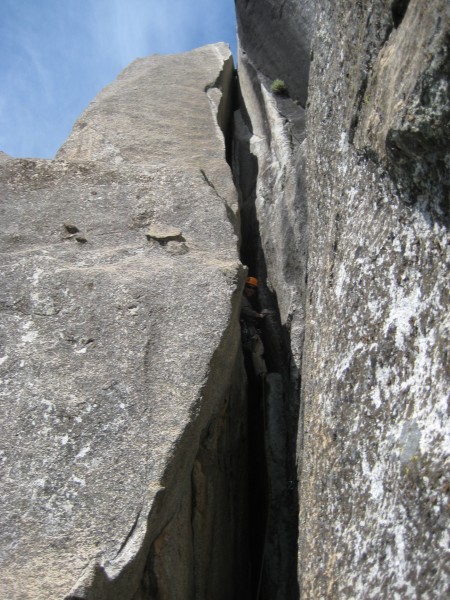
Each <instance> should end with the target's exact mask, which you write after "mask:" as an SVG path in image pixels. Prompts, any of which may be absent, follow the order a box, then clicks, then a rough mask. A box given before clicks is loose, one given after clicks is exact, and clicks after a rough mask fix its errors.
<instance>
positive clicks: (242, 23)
mask: <svg viewBox="0 0 450 600" xmlns="http://www.w3.org/2000/svg"><path fill="white" fill-rule="evenodd" d="M235 3H236V13H237V20H238V31H239V40H240V44H241V51H242V52H245V54H246V55H247V59H248V60H250V61H251V62H252V64H253V66H254V68H255V69H257V71H258V72H259V73H261V74H264V75H265V76H266V77H268V78H270V79H271V80H272V81H273V80H275V79H282V80H283V81H284V82H285V84H286V86H287V88H288V90H289V93H290V96H291V97H292V98H294V99H295V100H297V101H298V102H299V103H300V104H301V105H302V106H303V107H304V106H305V103H306V98H307V95H308V72H309V62H310V55H309V52H310V45H311V36H312V32H313V21H314V1H313V0H282V1H280V0H236V2H235ZM239 66H241V65H240V64H239Z"/></svg>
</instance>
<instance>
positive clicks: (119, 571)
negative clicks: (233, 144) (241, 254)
mask: <svg viewBox="0 0 450 600" xmlns="http://www.w3.org/2000/svg"><path fill="white" fill-rule="evenodd" d="M232 74H233V65H232V59H231V56H230V54H229V51H228V49H227V47H226V46H225V45H223V44H217V45H214V46H208V47H205V48H201V49H199V50H196V51H193V52H191V53H187V54H185V55H180V56H176V57H171V56H168V57H151V58H148V59H140V60H138V61H136V62H135V63H133V65H131V66H130V67H129V68H128V69H126V70H125V71H124V73H122V74H121V75H120V76H119V78H118V80H117V81H116V82H115V83H113V84H112V85H111V86H110V87H109V88H107V89H106V90H104V91H103V92H102V93H101V94H100V95H99V97H98V98H97V99H96V100H95V101H94V102H93V103H92V105H91V106H90V107H89V108H88V109H87V111H86V112H85V113H84V114H83V116H82V117H81V118H80V120H79V121H78V122H77V124H76V125H75V127H74V131H73V133H72V135H71V136H70V138H69V140H68V141H67V142H66V144H65V145H64V146H63V148H62V149H61V150H60V152H59V153H58V159H57V160H55V161H42V160H14V159H10V158H9V157H6V156H3V157H2V160H1V168H0V186H1V198H2V209H1V210H2V232H1V240H0V249H1V255H2V286H1V290H0V306H1V312H0V317H1V321H2V329H1V331H2V333H1V344H2V347H1V355H0V370H1V382H2V400H1V402H2V425H1V429H2V436H1V441H0V445H1V457H2V461H1V467H0V468H1V471H2V474H1V477H2V482H3V483H2V510H1V516H0V519H1V532H2V536H1V555H0V556H1V568H0V570H1V573H2V577H1V581H0V596H1V597H2V598H9V599H11V600H12V599H14V598H17V599H18V598H24V599H25V598H26V599H28V598H29V599H31V598H33V600H37V599H47V598H48V599H50V598H63V597H66V596H67V597H69V596H70V597H79V598H95V599H96V600H100V599H102V598H108V599H112V598H118V599H119V598H120V599H121V600H123V599H125V598H132V597H136V598H138V597H143V598H144V597H145V598H147V597H172V598H175V597H180V598H181V597H183V598H188V597H193V596H194V594H195V593H198V594H199V597H205V598H206V597H214V598H220V597H222V598H229V597H231V595H232V594H233V593H234V591H233V590H234V586H240V585H243V584H242V581H238V580H236V579H233V577H235V573H236V568H238V567H236V564H235V563H237V564H239V563H241V564H242V565H244V564H245V542H244V541H243V540H242V539H237V538H236V537H235V535H234V532H235V531H237V532H239V533H238V535H241V534H242V535H243V534H244V533H245V526H244V525H243V524H242V523H240V522H239V519H240V518H241V517H240V516H239V515H243V514H244V512H245V510H244V506H243V502H245V500H244V498H245V495H244V493H241V492H242V487H243V483H244V479H243V477H244V476H245V449H244V448H243V446H242V443H243V438H244V432H245V410H244V407H243V401H242V391H241V390H242V389H243V381H244V375H243V374H242V370H241V368H240V364H241V363H240V352H239V324H238V319H237V312H238V310H239V303H240V289H241V281H242V276H243V273H242V269H241V266H240V263H239V260H238V254H237V237H236V235H235V225H234V223H232V222H230V215H231V218H232V220H233V212H232V210H233V209H234V208H235V205H236V199H235V191H234V187H233V184H232V180H231V175H230V171H229V167H228V165H227V163H226V161H225V150H224V142H223V136H222V132H221V130H220V128H219V126H218V124H217V117H218V116H219V117H221V102H224V101H227V99H226V98H225V99H224V100H222V91H221V90H223V91H224V93H225V92H226V94H229V93H230V86H231V84H232ZM222 118H223V115H222ZM206 178H207V180H206ZM230 207H231V210H230ZM155 226H156V228H159V229H158V231H161V229H163V230H165V231H166V232H167V231H173V230H176V231H177V232H179V235H177V236H175V237H173V236H172V237H171V239H167V240H164V243H161V240H159V239H155V238H154V237H152V236H148V235H147V233H148V231H149V230H152V227H155ZM233 378H234V379H233ZM231 418H233V427H232V429H231V430H230V427H229V421H230V419H231ZM214 465H215V467H214V468H213V466H214ZM230 473H233V475H230ZM216 491H217V492H218V493H219V495H220V496H221V497H222V498H223V499H224V503H223V504H221V502H220V501H219V500H218V496H216ZM212 506H214V510H212ZM230 524H231V526H230ZM180 532H182V535H181V537H180V535H179V533H180ZM212 532H215V534H214V535H217V540H219V539H220V540H221V542H223V543H222V545H221V546H220V547H218V546H217V542H215V544H216V545H215V546H214V547H215V551H214V552H211V547H212V544H209V543H208V542H207V540H208V539H210V538H211V535H212ZM181 538H182V539H181ZM161 547H164V548H166V549H167V548H168V549H169V550H168V551H161ZM182 550H183V556H185V559H184V560H183V561H182V564H180V561H178V560H177V559H176V558H175V557H176V556H178V554H177V553H178V552H181V551H182ZM172 563H173V565H172ZM171 565H172V566H171ZM172 567H173V568H172ZM238 571H239V568H238ZM232 573H233V577H232V576H231V574H232ZM206 574H208V577H207V576H206ZM167 590H168V591H167ZM152 594H153V595H152ZM158 594H160V595H158ZM165 594H166V595H165ZM167 594H168V596H167Z"/></svg>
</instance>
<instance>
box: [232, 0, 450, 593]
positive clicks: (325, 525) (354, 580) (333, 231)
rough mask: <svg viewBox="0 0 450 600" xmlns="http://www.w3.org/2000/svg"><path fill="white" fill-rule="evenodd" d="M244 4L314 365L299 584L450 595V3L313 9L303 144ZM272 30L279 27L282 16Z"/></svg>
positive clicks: (255, 123) (309, 376) (256, 121)
mask: <svg viewBox="0 0 450 600" xmlns="http://www.w3.org/2000/svg"><path fill="white" fill-rule="evenodd" d="M246 4H248V5H249V7H251V6H252V3H251V2H249V3H244V2H242V3H240V2H238V3H237V6H238V10H239V11H240V14H239V16H238V20H239V22H240V24H241V29H240V37H241V50H242V54H241V56H240V81H241V87H242V94H243V97H244V101H245V105H246V106H245V109H244V110H243V111H242V112H243V114H244V116H246V115H247V116H246V119H245V121H246V124H247V126H248V132H247V135H246V136H245V135H244V134H243V133H241V136H240V138H241V140H243V141H244V142H245V143H247V145H248V146H249V148H250V150H251V152H252V153H253V156H254V157H255V158H256V160H257V164H256V165H255V166H253V173H254V175H255V177H256V176H257V178H256V179H255V180H254V188H255V192H252V189H251V185H250V184H249V182H246V184H245V186H244V188H245V189H246V190H247V191H248V193H247V194H246V196H245V197H247V198H250V197H251V195H252V193H253V194H254V210H255V222H257V224H258V226H259V233H260V237H261V248H262V257H260V258H259V260H258V263H259V264H260V265H261V264H263V268H264V269H266V270H267V277H268V283H269V286H270V287H272V288H273V290H274V292H275V293H276V297H277V300H278V303H279V306H280V316H281V323H282V325H283V327H284V331H285V332H287V333H288V334H289V341H290V345H291V356H290V357H289V358H292V359H293V361H292V362H291V364H290V365H289V368H290V371H289V372H290V374H291V375H293V376H294V377H295V374H296V371H295V366H298V367H300V368H301V384H302V385H301V405H300V419H299V435H298V445H297V460H298V465H299V488H298V492H299V502H300V509H299V556H298V578H299V586H300V595H301V597H302V598H304V599H307V598H318V597H320V598H351V597H352V598H353V597H355V598H385V597H386V598H388V597H389V598H417V597H424V598H425V597H426V598H428V597H429V598H432V597H444V596H445V595H446V593H448V588H449V577H448V571H446V569H447V567H446V561H448V555H447V554H446V553H447V552H448V546H447V544H448V526H449V512H448V508H449V490H450V487H449V479H448V473H449V456H448V451H449V447H450V443H449V442H450V440H449V424H448V399H449V398H448V390H449V389H450V381H449V370H448V355H447V345H448V336H449V327H450V316H449V298H448V280H449V263H450V261H449V259H450V256H449V236H448V225H449V221H448V173H449V170H448V169H449V142H448V140H449V135H448V131H447V129H448V110H449V104H448V84H449V73H448V65H449V62H448V39H449V23H448V3H446V2H444V1H443V0H442V1H441V0H434V1H433V2H430V3H424V2H420V1H415V0H411V1H410V2H409V3H408V2H390V3H389V2H388V3H386V2H381V1H380V2H369V1H363V2H357V3H354V2H350V1H343V2H338V3H335V2H326V1H318V2H316V14H315V19H314V22H315V26H314V27H315V29H314V34H313V45H312V52H311V57H312V58H313V62H312V65H311V70H310V79H309V87H308V110H307V127H306V132H307V135H306V139H305V140H304V137H302V136H296V135H295V131H298V123H299V119H298V117H297V118H296V114H298V112H296V111H295V110H294V109H292V110H288V105H287V102H288V100H286V99H280V98H278V97H274V95H273V94H271V93H270V89H269V88H270V79H269V78H268V77H267V73H266V72H265V70H264V65H263V64H262V62H261V61H260V56H261V55H260V50H259V49H258V48H257V47H255V46H254V45H252V43H251V42H248V40H249V38H250V39H251V37H252V33H251V32H249V31H248V29H247V30H246V29H245V27H246V26H244V27H243V25H242V24H243V23H246V19H247V17H248V14H249V10H247V8H246ZM263 4H267V3H263ZM270 4H271V6H272V7H273V9H274V10H275V11H276V10H277V9H278V11H281V10H282V9H285V3H284V2H281V1H280V2H272V3H270ZM276 14H279V13H276ZM305 14H306V13H305ZM269 23H270V26H272V27H273V28H275V29H276V30H277V31H276V33H275V34H273V37H274V38H280V37H281V36H282V28H281V27H280V21H279V20H278V19H277V18H272V19H271V20H270V21H269V20H268V19H267V18H266V23H265V24H264V25H261V27H262V28H264V27H266V28H267V27H269ZM247 27H248V26H247ZM300 35H301V33H299V37H298V38H297V41H298V43H299V44H300V43H301V40H300ZM264 43H266V42H265V41H261V44H264ZM268 46H269V47H270V43H268ZM274 56H275V55H274ZM304 59H305V57H303V60H304ZM275 60H278V59H275ZM287 62H288V63H289V59H287ZM300 63H301V61H300V62H299V66H300ZM295 64H296V61H295V59H292V63H291V64H289V65H288V67H285V62H284V61H283V62H278V64H277V63H275V65H274V71H275V72H276V71H279V72H280V74H279V75H278V76H280V77H282V75H281V73H282V70H283V69H284V68H286V72H292V68H293V67H294V65H295ZM299 70H300V69H299ZM282 78H283V77H282ZM297 84H298V85H300V81H298V82H297ZM291 87H292V84H291V83H290V84H288V88H291ZM240 131H241V132H242V127H241V130H240ZM303 140H304V141H303ZM246 160H247V163H250V162H251V161H250V160H249V159H248V158H247V159H246ZM305 178H306V186H305V185H304V183H303V182H304V181H305ZM283 231H285V232H286V238H285V237H283V234H282V232H283ZM285 239H286V242H285V241H284V240H285ZM287 240H289V241H287ZM306 258H307V262H306V260H305V259H306ZM264 263H265V264H264ZM302 309H303V310H304V312H303V310H302ZM303 332H304V334H305V337H304V342H303ZM299 361H301V364H300V362H299ZM293 366H294V369H292V367H293ZM288 431H289V429H288ZM287 460H289V457H287ZM286 498H287V493H286ZM279 557H280V553H276V552H275V553H274V554H273V555H272V556H271V557H269V556H268V557H267V558H268V560H273V561H275V564H276V561H277V560H278V559H279ZM268 570H270V567H269V568H268ZM277 589H279V588H275V591H274V596H273V597H280V598H281V597H293V598H295V597H296V594H295V592H293V593H292V596H287V595H286V594H285V595H283V593H282V594H281V595H279V596H277V595H276V594H277Z"/></svg>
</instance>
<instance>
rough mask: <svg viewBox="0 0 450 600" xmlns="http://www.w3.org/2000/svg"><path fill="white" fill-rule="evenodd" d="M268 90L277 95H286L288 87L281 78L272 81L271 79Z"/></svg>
mask: <svg viewBox="0 0 450 600" xmlns="http://www.w3.org/2000/svg"><path fill="white" fill-rule="evenodd" d="M270 91H271V92H273V93H274V94H277V95H278V96H287V95H288V89H287V87H286V84H285V83H284V81H283V80H282V79H275V80H274V81H272V85H271V86H270Z"/></svg>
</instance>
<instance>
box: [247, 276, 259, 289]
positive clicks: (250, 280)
mask: <svg viewBox="0 0 450 600" xmlns="http://www.w3.org/2000/svg"><path fill="white" fill-rule="evenodd" d="M245 285H249V286H250V287H254V288H257V287H258V280H257V279H256V277H247V279H246V280H245Z"/></svg>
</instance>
